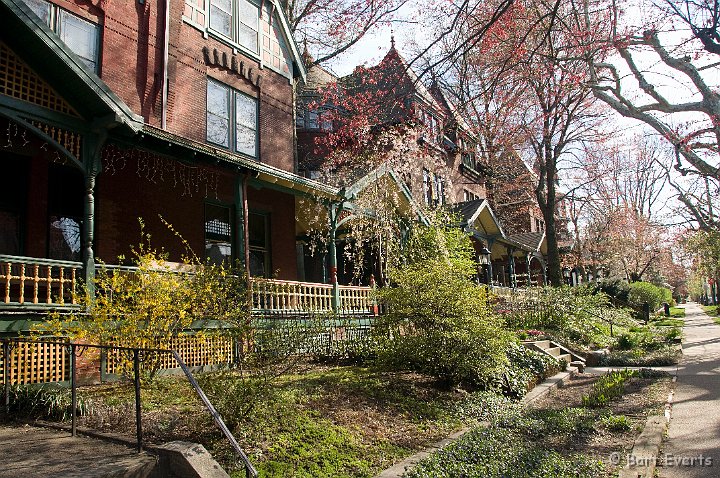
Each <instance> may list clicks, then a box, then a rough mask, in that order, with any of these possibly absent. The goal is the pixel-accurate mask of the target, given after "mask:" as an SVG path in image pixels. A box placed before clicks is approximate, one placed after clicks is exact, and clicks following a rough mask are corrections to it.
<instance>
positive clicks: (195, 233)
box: [95, 158, 236, 263]
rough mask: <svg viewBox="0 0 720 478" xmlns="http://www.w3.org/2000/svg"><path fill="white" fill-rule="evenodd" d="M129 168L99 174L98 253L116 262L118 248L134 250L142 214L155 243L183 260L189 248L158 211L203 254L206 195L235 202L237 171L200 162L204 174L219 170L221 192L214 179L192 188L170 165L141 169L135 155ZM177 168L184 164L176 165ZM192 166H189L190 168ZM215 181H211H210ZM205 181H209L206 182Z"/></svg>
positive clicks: (173, 258)
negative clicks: (170, 168)
mask: <svg viewBox="0 0 720 478" xmlns="http://www.w3.org/2000/svg"><path fill="white" fill-rule="evenodd" d="M116 164H118V165H124V166H125V167H124V168H120V167H119V166H118V167H117V169H114V170H113V169H112V168H109V167H108V166H107V163H106V166H105V171H104V172H103V173H101V174H100V175H99V176H98V178H97V195H96V196H97V199H96V213H95V231H96V232H95V237H96V241H95V246H96V247H95V250H96V254H97V256H98V257H100V258H102V259H103V260H104V261H106V262H109V263H115V262H116V259H117V256H118V255H119V254H124V255H125V256H129V251H130V247H131V246H133V245H136V244H138V242H139V241H140V227H139V223H138V218H139V217H142V219H143V221H144V223H145V230H146V232H147V233H149V234H150V235H151V241H152V245H153V247H155V248H157V249H160V248H163V249H165V250H166V251H167V252H168V253H169V255H170V257H169V260H171V261H180V260H181V258H182V256H183V255H185V254H187V252H186V251H185V247H184V246H183V244H182V243H181V241H180V240H179V239H178V238H177V237H176V236H175V235H174V234H173V233H172V232H171V231H170V230H169V229H168V228H167V227H166V226H165V225H164V224H163V223H162V221H161V220H160V219H159V217H158V214H161V215H162V216H163V218H164V219H165V220H166V221H167V222H168V223H170V224H171V225H172V226H173V228H174V229H175V230H177V232H179V233H180V234H181V235H182V237H183V238H185V240H186V241H188V243H189V244H190V246H191V247H192V249H193V251H194V252H195V254H197V255H198V257H200V258H201V259H202V258H203V253H204V249H205V232H204V223H205V203H206V201H210V202H214V203H219V204H226V205H228V206H233V204H234V200H235V193H234V191H235V181H236V180H235V175H234V174H232V173H230V172H228V171H226V170H222V169H220V168H216V167H211V166H207V165H204V166H201V168H202V169H197V170H193V171H194V173H200V171H202V173H200V174H203V175H213V174H217V195H216V193H215V190H214V185H213V183H214V180H213V179H212V178H211V179H210V180H209V181H202V180H199V181H197V182H196V185H194V186H193V187H191V188H190V189H189V190H188V189H187V188H186V187H185V186H184V185H183V183H182V180H181V175H180V174H177V175H175V174H174V173H173V172H172V171H170V170H168V169H165V170H164V171H163V172H162V174H160V173H157V172H156V173H149V172H147V170H143V171H140V172H139V168H138V163H137V159H136V158H129V159H127V161H126V162H125V163H116ZM176 168H177V170H178V171H179V168H182V166H181V165H180V164H177V165H176ZM186 171H187V170H186ZM208 183H210V184H208ZM206 185H207V186H208V187H207V188H206Z"/></svg>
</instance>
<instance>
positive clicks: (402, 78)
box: [296, 41, 545, 287]
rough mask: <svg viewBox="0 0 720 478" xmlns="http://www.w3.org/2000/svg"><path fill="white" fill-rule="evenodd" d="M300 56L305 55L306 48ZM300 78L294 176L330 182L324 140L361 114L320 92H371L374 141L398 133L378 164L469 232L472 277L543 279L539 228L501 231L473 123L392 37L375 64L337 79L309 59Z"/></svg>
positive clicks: (413, 197) (509, 282)
mask: <svg viewBox="0 0 720 478" xmlns="http://www.w3.org/2000/svg"><path fill="white" fill-rule="evenodd" d="M304 55H305V56H306V58H307V55H308V54H307V52H305V53H304ZM311 60H312V59H311V58H310V62H309V63H312V61H311ZM307 78H308V81H307V82H306V83H305V84H304V87H303V88H301V89H299V94H298V102H297V104H298V106H297V116H296V117H297V122H296V128H297V137H298V164H299V170H300V173H301V174H303V175H305V176H307V177H308V178H323V179H324V180H328V181H329V182H332V180H333V175H332V174H330V175H328V172H331V173H332V172H334V171H335V169H336V168H337V165H336V162H335V161H333V160H332V158H331V151H330V150H329V149H328V148H327V146H326V144H325V143H324V141H323V138H324V137H326V136H327V135H329V134H332V133H333V131H334V130H335V129H336V128H338V123H342V122H343V121H350V120H349V119H348V118H347V116H351V115H353V114H365V113H364V112H363V111H362V108H358V109H357V110H356V111H350V110H349V109H346V110H345V111H343V106H342V105H343V104H344V102H343V101H342V99H341V100H340V101H337V97H334V101H328V98H327V95H326V94H324V92H325V91H327V90H328V89H330V90H331V91H332V90H336V91H344V92H345V94H347V95H358V96H361V97H363V98H367V97H370V98H372V97H373V95H375V97H376V98H377V101H380V102H382V105H381V106H379V107H378V106H377V105H375V107H374V108H373V107H372V106H371V107H370V108H369V109H370V110H371V111H372V112H373V114H374V118H371V126H372V131H373V134H376V135H377V137H378V138H379V139H378V141H382V138H381V135H382V133H383V131H384V129H388V128H398V125H400V127H402V128H404V129H403V131H404V133H405V135H404V137H403V139H402V141H405V143H406V144H405V145H403V146H404V147H403V148H397V147H396V148H395V149H396V150H401V151H402V152H401V154H389V153H388V151H387V149H389V148H386V150H385V151H382V153H385V154H384V156H383V155H381V159H382V160H383V161H384V162H383V167H384V170H385V171H392V172H394V173H395V177H397V178H400V180H401V184H400V185H399V187H400V188H403V189H405V190H406V191H407V192H408V193H409V195H410V201H411V202H412V203H413V204H416V205H417V206H419V208H420V210H423V211H426V212H427V211H430V210H432V209H434V208H437V207H447V208H449V209H452V210H454V211H455V212H456V213H457V215H458V216H459V218H460V222H461V223H460V224H459V226H460V227H462V228H464V229H465V230H466V231H468V233H470V234H471V237H472V240H473V243H474V245H475V249H476V252H477V259H478V264H479V267H478V279H479V280H480V281H482V282H490V281H492V283H493V284H494V285H499V286H513V287H514V286H517V285H527V284H533V285H537V284H542V283H543V281H544V275H543V271H544V258H543V253H544V252H545V251H544V234H542V232H540V233H539V234H538V232H539V231H538V230H537V229H536V228H535V227H536V226H538V224H534V225H530V224H527V225H526V224H519V225H518V226H517V229H518V230H519V231H522V232H524V233H525V234H518V235H509V234H508V233H507V231H506V225H505V224H504V223H503V222H502V221H501V220H499V218H498V216H496V214H495V212H494V208H493V205H492V203H491V202H490V201H489V191H488V184H487V179H488V170H489V169H488V167H487V166H486V165H483V164H482V163H481V162H480V161H478V159H477V156H478V155H477V141H476V140H475V139H474V135H473V132H472V131H473V128H472V127H471V126H470V125H469V123H468V121H467V120H466V119H464V118H463V117H462V115H461V114H460V113H459V112H458V110H457V109H456V108H455V107H454V105H453V103H452V102H451V101H450V100H449V99H448V95H447V94H445V92H444V91H443V90H442V89H441V88H440V87H439V86H438V85H437V84H436V83H435V82H433V83H432V84H431V85H428V86H426V85H425V84H424V83H423V81H422V80H421V79H420V78H418V76H417V75H416V74H415V72H414V71H413V70H412V68H410V66H409V65H408V63H407V62H406V61H405V59H404V58H403V57H402V56H401V55H400V53H399V52H398V51H397V49H396V48H395V44H394V41H393V43H392V45H391V48H390V49H389V51H388V52H387V54H386V55H385V57H384V58H383V59H382V60H381V61H380V62H379V63H378V65H376V66H373V67H370V68H368V69H357V70H356V71H355V72H354V73H352V74H350V75H348V76H346V77H342V78H340V77H337V76H336V75H334V74H332V73H331V72H329V71H327V70H325V69H324V68H322V67H320V66H317V65H314V66H312V67H310V68H309V71H308V74H307ZM366 101H368V102H371V100H366ZM348 103H350V104H352V102H348ZM410 144H411V146H412V147H410ZM329 158H330V159H329ZM386 158H389V159H386ZM365 166H366V167H365V169H364V170H363V169H362V168H358V165H357V164H352V168H353V171H354V172H355V171H356V170H357V169H360V170H361V171H362V172H361V173H360V174H362V173H368V172H369V171H371V170H372V169H373V168H374V167H375V166H377V163H372V162H371V163H369V164H366V165H365ZM376 176H377V175H376ZM376 176H375V177H376ZM529 192H530V193H532V189H529ZM513 226H515V225H514V224H513ZM514 229H515V228H514V227H513V232H515V230H514ZM481 265H482V267H481ZM374 270H377V268H375V269H374ZM340 272H341V273H342V267H341V271H340Z"/></svg>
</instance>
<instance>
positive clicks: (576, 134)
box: [454, 0, 607, 285]
mask: <svg viewBox="0 0 720 478" xmlns="http://www.w3.org/2000/svg"><path fill="white" fill-rule="evenodd" d="M580 20H581V18H580V17H578V11H577V10H576V9H575V8H573V4H572V3H571V2H569V1H567V0H541V1H529V0H526V1H515V2H513V4H512V6H511V7H510V8H509V9H507V11H506V12H505V13H504V14H503V16H502V17H501V19H500V21H498V22H495V23H494V24H493V25H492V26H491V27H490V28H489V30H488V32H487V34H486V35H484V37H483V40H484V41H483V42H481V43H479V44H478V45H477V48H475V49H473V50H471V51H468V52H467V54H466V55H465V56H464V57H462V58H458V59H457V60H458V61H461V62H463V64H462V65H463V66H462V68H461V69H459V71H458V76H459V77H460V79H457V78H456V79H454V81H455V83H456V84H457V85H458V86H459V87H460V88H461V89H464V90H465V91H464V92H463V93H461V95H464V96H465V97H466V101H465V104H464V105H465V108H464V110H465V111H466V112H468V113H469V114H470V115H471V117H472V118H473V122H474V123H475V124H477V125H479V126H478V130H479V133H480V136H481V137H484V141H483V144H485V145H488V146H491V145H492V146H491V147H488V148H484V149H485V151H484V152H485V154H486V159H487V161H488V163H489V165H490V166H491V167H493V166H494V164H498V165H499V166H500V167H502V161H501V158H502V156H503V155H507V154H516V153H515V152H514V151H513V150H514V149H524V150H525V151H527V153H526V154H524V155H523V159H524V160H526V161H527V163H528V164H529V166H530V168H531V169H532V170H533V172H534V174H535V178H536V180H535V182H534V195H535V200H536V201H537V204H538V206H539V208H540V210H541V211H542V215H543V221H544V224H545V229H546V235H547V246H548V279H549V280H550V282H551V283H552V284H553V285H560V284H562V282H563V281H562V275H561V262H560V248H559V238H560V237H561V236H562V235H563V232H564V231H563V227H564V222H563V221H560V222H558V217H562V216H563V213H562V206H563V200H564V193H563V191H562V190H561V189H560V188H559V184H560V181H561V179H562V178H561V170H562V169H563V167H565V166H566V165H567V164H568V161H569V160H570V159H572V157H573V156H572V154H573V152H574V151H576V150H577V149H578V148H581V147H582V146H583V145H584V144H586V143H588V142H592V141H596V140H598V139H600V137H599V136H600V135H599V133H598V131H599V130H600V127H599V125H600V123H601V122H602V121H603V119H604V113H603V111H602V110H601V109H600V108H598V106H597V105H596V103H595V101H594V98H593V95H592V91H591V90H590V88H589V87H588V85H587V80H588V68H587V64H586V63H585V62H584V61H583V54H584V52H585V48H586V47H587V45H588V44H591V43H592V42H593V41H594V35H595V34H596V33H595V32H596V31H602V29H603V26H604V23H605V22H607V17H606V15H603V14H598V15H596V16H594V17H593V21H594V22H595V23H594V30H591V29H585V28H582V25H584V24H582V22H580ZM475 24H479V25H485V24H486V22H484V21H483V20H482V19H475V18H468V19H467V22H466V23H465V24H464V28H466V29H467V32H465V33H463V34H465V35H467V36H468V38H475V37H476V35H474V33H473V25H475ZM461 33H462V32H461ZM466 65H467V66H466ZM483 81H485V83H486V84H488V87H482V86H480V87H479V88H478V85H482V84H483ZM472 88H475V92H476V93H473V90H472ZM473 112H475V113H476V114H473ZM477 113H480V114H477ZM490 117H491V118H493V119H497V121H498V124H499V125H500V126H499V127H493V128H492V129H491V130H490V129H489V130H486V131H488V132H489V134H487V133H485V132H483V131H482V128H483V127H484V126H486V125H488V124H492V121H493V119H490V120H489V118H490ZM493 131H494V132H493Z"/></svg>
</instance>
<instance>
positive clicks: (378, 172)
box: [344, 163, 428, 224]
mask: <svg viewBox="0 0 720 478" xmlns="http://www.w3.org/2000/svg"><path fill="white" fill-rule="evenodd" d="M385 178H386V179H389V180H390V181H391V183H392V184H394V185H395V186H396V187H397V189H398V191H399V192H400V194H401V196H402V197H404V198H405V199H406V200H407V202H408V206H409V207H410V208H411V209H412V211H413V212H415V213H417V215H418V217H419V219H420V221H422V222H423V223H425V224H428V220H427V218H426V217H425V214H423V212H422V209H421V208H420V207H418V204H417V203H416V202H415V199H414V198H413V196H412V193H411V192H410V190H409V189H408V187H407V185H406V184H405V181H403V180H402V178H400V176H399V175H398V174H397V173H396V172H395V171H394V170H393V169H392V168H390V166H389V165H388V164H387V163H383V164H381V165H380V166H378V167H377V168H375V169H374V170H372V171H370V172H369V173H368V174H366V175H365V176H363V177H362V178H360V179H359V180H357V181H355V183H353V184H352V185H351V186H350V187H348V188H346V189H345V191H344V196H345V198H347V199H348V200H349V201H352V200H353V199H355V198H356V197H357V196H358V195H359V194H360V193H361V192H362V191H363V190H365V189H367V188H368V187H369V186H370V185H372V184H375V183H377V182H379V181H380V180H382V179H385Z"/></svg>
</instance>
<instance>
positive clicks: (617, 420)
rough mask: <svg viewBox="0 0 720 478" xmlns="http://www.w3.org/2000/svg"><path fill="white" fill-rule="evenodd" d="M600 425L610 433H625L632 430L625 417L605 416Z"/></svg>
mask: <svg viewBox="0 0 720 478" xmlns="http://www.w3.org/2000/svg"><path fill="white" fill-rule="evenodd" d="M600 424H601V425H602V426H604V427H605V428H607V429H608V430H610V431H612V432H626V431H630V430H631V429H632V423H631V422H630V420H629V419H628V417H626V416H625V415H606V416H604V417H602V418H601V419H600Z"/></svg>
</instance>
